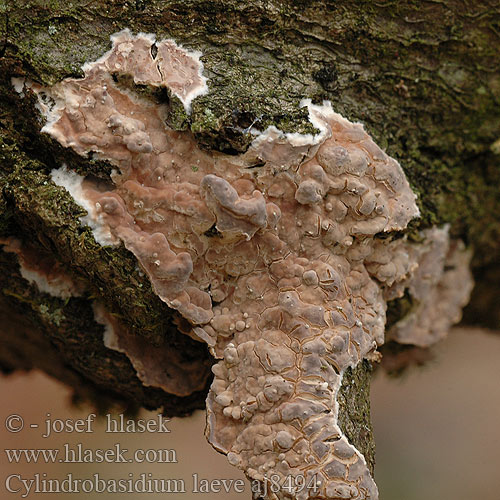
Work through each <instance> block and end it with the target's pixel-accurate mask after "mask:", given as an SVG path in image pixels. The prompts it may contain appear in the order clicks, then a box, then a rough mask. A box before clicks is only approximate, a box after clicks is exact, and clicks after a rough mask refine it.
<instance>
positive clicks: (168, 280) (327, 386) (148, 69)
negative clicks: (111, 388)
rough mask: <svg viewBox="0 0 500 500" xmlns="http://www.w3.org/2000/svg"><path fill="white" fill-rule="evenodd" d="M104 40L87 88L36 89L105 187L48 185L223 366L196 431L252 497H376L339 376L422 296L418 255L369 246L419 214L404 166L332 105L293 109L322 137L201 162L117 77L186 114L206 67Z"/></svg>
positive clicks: (190, 144)
mask: <svg viewBox="0 0 500 500" xmlns="http://www.w3.org/2000/svg"><path fill="white" fill-rule="evenodd" d="M112 41H113V48H112V49H111V51H109V52H108V53H107V54H105V55H104V56H103V57H102V58H101V59H99V60H98V61H97V62H95V63H90V64H87V65H86V66H85V68H84V69H85V77H84V78H82V79H67V80H64V81H63V82H61V83H59V84H57V85H55V86H53V87H51V88H40V87H37V86H36V85H34V84H31V88H32V89H33V90H34V91H35V92H36V93H37V94H38V95H39V97H40V98H42V97H43V99H42V104H41V106H42V108H43V109H44V110H45V112H46V115H47V116H48V117H49V121H48V123H47V125H45V127H44V128H43V131H45V132H47V133H49V134H51V135H52V136H53V137H54V138H56V139H57V140H58V141H59V142H60V143H61V144H63V145H64V146H68V147H72V148H73V149H74V150H75V151H77V152H78V153H80V154H82V155H87V154H88V153H90V152H93V153H94V154H96V155H97V156H98V157H99V158H101V159H106V160H108V161H110V162H111V163H112V164H114V165H115V166H116V168H117V170H116V172H115V173H114V174H113V176H112V180H113V183H114V186H113V187H112V188H111V189H110V187H109V186H108V185H102V184H99V183H97V182H96V181H95V180H93V179H84V178H82V177H79V176H77V175H76V174H74V173H70V172H68V171H67V170H65V169H64V168H63V169H59V170H56V171H54V172H53V174H52V177H53V180H54V181H55V182H56V183H58V184H60V185H63V186H65V187H67V188H68V189H69V190H70V191H71V192H73V193H74V194H75V198H77V200H79V202H80V203H81V204H82V205H83V206H85V207H86V208H87V210H88V216H87V218H86V219H85V220H83V221H82V222H86V223H88V224H90V225H91V227H92V228H93V230H94V234H95V235H96V240H98V241H101V242H102V243H105V244H107V243H114V244H116V243H117V242H120V241H121V242H123V244H124V245H125V247H126V248H127V249H129V250H130V251H131V252H132V253H133V254H134V255H135V256H136V257H137V259H138V261H139V262H140V264H141V266H142V268H143V269H144V271H145V272H146V273H147V275H148V277H149V279H150V280H151V283H152V285H153V287H154V289H155V291H156V293H157V294H158V295H159V297H160V298H161V299H162V300H163V301H164V302H165V303H166V304H168V306H169V307H171V308H173V309H176V310H177V311H178V312H179V313H180V314H181V315H182V316H183V317H184V318H186V319H187V320H188V321H189V322H190V323H191V325H193V331H192V333H191V335H193V336H194V337H196V338H198V339H199V340H201V341H205V342H206V343H207V344H208V346H209V347H210V350H211V352H212V354H213V355H214V357H215V358H216V359H218V360H220V361H219V362H218V363H217V364H216V365H214V367H213V373H214V375H215V378H214V381H213V383H212V386H211V389H210V392H209V395H208V398H207V429H206V435H207V438H208V440H209V441H210V443H211V444H212V445H213V446H214V447H215V448H216V449H217V450H219V451H221V452H223V453H225V454H227V456H228V460H229V462H230V463H231V464H233V465H235V466H236V467H239V468H240V469H242V470H243V471H244V472H245V473H246V475H247V476H248V477H249V478H251V479H253V480H256V483H257V484H259V485H260V491H258V492H254V495H255V497H260V498H265V499H284V498H296V499H298V500H307V499H320V498H324V499H371V500H374V499H376V498H378V492H377V487H376V485H375V482H374V480H373V478H372V477H371V475H370V472H369V469H368V467H367V464H366V462H365V459H364V457H363V456H362V454H361V453H360V452H359V451H358V450H357V449H356V448H355V447H354V446H353V445H352V444H351V443H349V442H348V440H347V438H346V437H345V436H344V435H343V433H342V430H341V429H340V427H339V425H338V421H337V420H338V404H337V401H336V396H337V392H338V390H339V387H340V385H341V382H342V376H343V373H344V371H345V370H346V369H347V368H348V367H354V366H356V365H357V364H358V363H359V362H360V361H362V360H363V359H364V358H368V359H376V358H377V355H378V353H377V352H376V349H377V347H378V346H380V345H381V344H382V343H383V342H384V325H385V311H386V302H387V299H388V296H389V295H390V296H391V297H392V298H394V297H396V296H399V295H401V294H402V293H403V292H404V288H405V286H414V287H415V286H417V285H415V284H413V285H412V284H408V283H410V281H409V280H411V276H416V274H415V273H416V271H417V270H418V267H419V258H420V254H419V252H412V251H410V250H409V248H411V246H412V244H409V243H408V242H407V240H406V238H404V237H403V238H392V237H391V236H390V235H388V237H386V238H385V239H381V238H379V237H377V234H378V233H389V232H392V231H400V230H403V229H404V228H405V227H406V226H407V224H408V222H409V221H410V220H411V219H412V218H414V217H417V216H418V215H419V211H418V208H417V205H416V202H415V198H416V197H415V194H414V193H413V192H412V190H411V188H410V186H409V184H408V181H407V180H406V178H405V176H404V173H403V171H402V169H401V167H400V166H399V164H398V163H397V162H396V161H395V160H394V159H392V158H390V157H388V156H387V155H386V154H385V153H384V152H383V151H382V150H381V149H380V148H379V147H378V146H377V145H376V144H375V143H374V142H373V140H372V139H371V138H370V137H369V136H368V134H367V133H366V132H365V131H364V130H363V127H362V125H361V124H356V123H351V122H349V121H348V120H346V119H345V118H343V117H342V116H340V115H339V114H337V113H335V112H334V111H333V110H332V108H331V105H330V104H329V103H328V102H325V103H324V104H323V105H321V106H318V105H313V104H312V103H310V102H307V101H305V102H304V103H302V104H303V105H305V106H307V107H308V109H309V113H310V118H311V121H312V123H313V124H314V126H315V127H316V128H317V129H318V131H319V133H318V134H317V135H314V136H313V135H300V134H283V133H282V132H280V131H279V130H278V129H276V128H274V127H270V128H268V129H267V130H266V131H264V132H262V133H260V132H258V131H254V132H255V134H256V139H255V140H254V141H253V143H252V145H251V146H250V148H249V149H248V151H247V152H246V153H244V154H241V155H239V156H229V155H225V154H222V153H217V152H207V151H204V150H201V149H200V148H199V147H198V146H197V144H196V142H195V140H194V139H193V136H192V134H190V133H189V132H176V131H173V130H170V129H169V128H168V127H167V126H166V125H165V119H164V118H165V114H166V111H165V108H164V107H163V106H162V105H158V104H156V103H152V102H151V101H148V100H146V99H144V98H142V97H140V96H139V95H136V94H134V93H133V92H131V91H125V90H123V89H121V88H120V87H119V86H118V85H117V84H116V83H115V81H114V79H113V73H114V72H117V71H118V72H121V73H124V74H127V75H129V76H132V77H133V78H134V80H135V81H137V82H141V83H143V84H147V85H160V86H161V85H164V86H167V87H169V88H171V86H173V85H174V84H173V83H172V82H175V85H177V86H174V87H173V88H174V91H175V92H176V93H177V95H178V96H184V97H183V98H184V99H185V100H188V96H194V95H196V93H197V92H198V93H199V92H201V90H200V89H202V87H203V85H205V81H204V79H203V77H202V76H201V69H202V68H201V65H200V64H199V55H197V54H195V55H193V54H192V53H189V52H187V51H183V49H180V48H179V47H177V45H175V44H174V42H172V41H167V42H155V41H154V39H153V37H152V36H151V35H137V36H136V37H134V36H132V35H131V34H130V33H129V32H121V33H120V34H118V35H115V36H114V37H112ZM153 48H154V50H153ZM159 54H164V56H163V59H162V60H163V61H164V66H162V67H161V68H162V69H161V71H160V69H159V68H160V66H159V65H157V64H156V62H154V61H155V58H157V57H159ZM172 61H173V62H172ZM176 61H180V63H179V64H176ZM118 65H119V66H118ZM155 68H156V69H155ZM156 70H158V71H157V72H156ZM195 70H196V71H195ZM158 74H159V75H160V76H158ZM166 74H170V75H173V76H170V77H169V78H166V77H165V75H166ZM186 75H187V76H186ZM195 82H197V83H196V84H195ZM18 87H19V85H18ZM23 88H24V87H21V91H22V90H23ZM193 88H194V89H197V90H195V91H193ZM180 98H182V97H180ZM103 235H104V236H103ZM423 237H424V241H425V238H431V239H432V238H433V237H434V236H433V235H432V234H431V235H427V236H426V235H424V236H423ZM441 264H442V265H444V263H443V262H442V263H441ZM417 281H418V279H417ZM412 283H413V282H412ZM389 290H390V292H389ZM396 336H397V335H396ZM124 349H125V350H126V349H127V348H126V347H124Z"/></svg>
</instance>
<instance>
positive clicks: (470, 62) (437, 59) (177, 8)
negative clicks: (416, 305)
mask: <svg viewBox="0 0 500 500" xmlns="http://www.w3.org/2000/svg"><path fill="white" fill-rule="evenodd" d="M126 27H127V28H130V29H131V30H132V31H133V32H138V31H143V32H148V33H155V34H156V35H157V37H158V38H162V37H165V38H173V39H175V40H176V41H177V42H178V43H181V44H183V45H184V46H186V47H189V48H194V49H197V50H200V51H201V52H202V53H203V56H202V61H203V64H204V68H205V70H204V74H205V75H206V76H207V77H208V78H209V87H210V92H209V93H208V94H207V95H204V96H201V97H199V98H197V99H196V100H195V101H194V102H193V112H192V114H191V116H189V117H188V116H187V115H186V114H185V112H184V110H183V108H182V106H181V105H180V102H178V101H176V100H175V99H174V98H171V99H170V103H171V112H170V116H169V124H170V126H172V127H173V128H176V129H182V130H183V129H190V130H191V131H192V132H193V133H194V134H195V136H196V138H197V139H198V141H199V142H200V144H202V145H204V147H206V148H213V149H217V150H221V151H225V152H229V153H236V152H239V151H243V150H245V148H246V147H247V146H248V144H249V142H250V141H251V136H250V134H249V133H248V132H247V129H248V127H249V126H250V125H252V124H253V125H254V126H255V127H257V128H259V129H264V128H265V127H267V126H268V125H271V124H274V125H276V126H277V127H279V128H280V129H282V130H284V131H297V132H309V131H312V128H311V127H312V126H311V125H310V123H309V122H308V120H307V113H306V111H305V110H304V108H299V102H300V100H301V99H303V98H311V99H312V100H313V101H314V102H321V101H322V100H323V99H329V100H330V101H332V103H333V107H334V109H335V110H337V111H338V112H340V113H341V114H343V115H344V116H346V117H347V118H349V119H350V120H352V121H361V122H363V123H364V124H365V127H366V128H367V130H368V131H369V133H370V134H371V135H372V136H373V137H374V138H375V139H376V141H377V142H378V144H380V145H381V146H382V147H384V148H385V149H386V150H387V152H388V153H389V154H390V155H392V156H394V157H395V158H397V159H398V160H399V161H400V163H401V164H402V166H403V168H404V170H405V173H406V175H407V176H408V178H409V180H410V182H411V184H412V187H413V189H414V190H415V191H416V192H417V193H418V195H419V204H420V208H421V212H422V217H421V219H420V220H418V221H417V222H415V223H414V224H413V225H412V227H411V228H410V229H409V231H416V230H417V229H419V228H423V227H426V226H429V225H431V224H442V223H445V222H449V223H451V230H452V234H453V236H455V237H460V238H462V239H464V241H466V243H467V244H468V245H469V246H471V247H473V248H474V250H475V257H474V262H473V264H474V269H475V275H476V281H477V286H476V291H475V293H474V297H475V298H474V299H473V301H472V304H471V306H470V307H469V310H468V312H467V314H466V319H467V320H468V321H469V322H473V323H476V324H483V325H488V326H496V327H498V326H500V312H499V311H500V308H498V307H495V301H498V299H497V297H498V296H497V295H496V294H495V293H494V290H495V286H496V282H497V280H496V279H495V276H498V274H499V273H500V267H499V265H498V262H499V261H500V259H499V253H500V230H499V229H500V215H499V214H500V196H499V188H498V185H499V184H500V168H499V166H500V165H499V164H500V145H499V142H498V141H499V140H500V72H499V69H498V68H499V67H500V53H499V51H498V50H497V49H498V45H499V43H500V4H499V3H498V1H496V0H491V1H486V0H484V1H478V2H470V3H469V2H465V1H458V0H442V1H438V0H432V1H417V2H413V1H409V0H408V1H388V2H384V3H375V2H371V1H358V2H352V1H326V2H325V1H314V0H313V1H295V2H278V1H274V0H270V1H245V0H243V1H234V0H219V1H217V2H215V1H200V0H192V1H182V2H181V1H177V2H176V1H159V0H135V1H128V2H122V1H120V2H118V1H110V2H107V3H106V4H103V3H101V2H89V1H81V0H74V1H72V2H60V1H57V0H52V1H50V2H45V1H44V2H42V1H32V2H27V1H22V2H2V3H0V40H1V42H0V43H1V45H0V56H1V58H0V78H1V81H0V101H1V108H0V167H1V171H0V175H1V176H0V185H1V189H2V191H1V192H2V197H1V198H0V231H1V234H0V236H2V237H4V236H16V237H18V238H20V239H22V240H25V241H30V242H31V243H33V244H34V245H35V247H36V248H38V249H39V251H43V252H47V253H49V254H51V255H52V256H54V257H55V258H56V259H57V260H58V261H59V262H60V263H62V264H63V265H64V267H65V268H66V269H67V270H68V272H70V273H71V274H72V275H73V276H74V277H76V278H78V279H81V280H83V281H84V282H85V283H86V284H87V287H88V288H89V290H91V292H90V294H88V295H87V296H85V297H83V298H71V299H69V300H63V299H57V298H53V297H50V296H48V295H46V294H42V293H39V292H38V291H37V289H36V287H33V286H28V284H27V282H26V281H25V280H23V279H22V277H21V276H20V274H19V272H18V271H17V265H16V263H15V259H14V256H13V255H12V254H6V253H3V252H0V266H1V269H2V271H1V278H0V281H1V290H2V294H1V303H2V306H1V311H2V313H1V314H2V318H3V323H4V328H3V329H2V334H1V335H2V341H1V342H2V349H1V351H0V366H1V367H2V369H3V370H4V371H10V370H15V369H20V368H21V369H29V368H31V367H34V366H37V367H41V368H42V369H44V370H46V371H47V372H48V373H50V374H52V375H54V376H56V377H58V378H60V379H62V380H65V381H66V382H68V383H69V384H71V385H72V386H73V387H75V391H76V394H77V395H79V396H81V397H91V398H93V399H94V400H98V401H100V402H105V401H109V400H110V398H112V399H114V398H117V399H120V400H125V401H127V402H128V404H131V405H134V406H146V407H148V408H154V407H158V406H160V405H164V408H165V412H166V413H168V414H170V415H182V414H186V413H189V412H190V411H191V410H192V409H194V408H201V407H203V406H204V397H205V394H206V391H200V392H199V393H195V394H193V395H191V396H188V397H185V398H179V397H176V396H173V395H168V394H166V393H164V392H163V391H161V390H159V389H152V388H145V387H143V386H142V385H141V384H140V383H139V381H138V380H137V378H136V377H135V374H134V370H133V369H132V367H131V365H130V363H129V362H128V360H127V359H126V358H125V356H123V355H121V354H118V353H115V352H111V351H109V350H107V349H105V348H104V346H103V345H102V327H101V326H99V325H97V324H96V323H95V322H94V320H93V315H92V311H91V306H90V303H91V299H93V298H95V297H98V298H100V299H101V300H103V301H104V302H105V303H106V305H107V307H108V308H109V309H110V310H111V311H113V313H114V314H116V315H118V316H119V317H120V319H121V320H122V321H123V322H124V323H125V324H126V325H127V326H128V327H129V328H131V329H132V330H133V331H134V332H135V333H136V334H137V335H141V336H143V337H145V338H147V339H148V340H149V341H150V342H153V343H155V344H162V343H164V344H166V345H167V346H169V347H171V348H172V349H177V350H180V351H182V352H183V353H184V355H185V362H186V363H190V362H192V361H193V360H195V359H196V360H200V359H205V360H206V361H207V362H208V360H209V355H208V353H207V351H206V349H205V348H204V347H203V346H202V345H201V344H199V343H197V342H195V341H192V340H191V339H190V338H189V337H187V336H186V335H184V334H182V333H180V332H179V331H178V329H177V327H176V326H175V324H174V323H173V320H175V315H174V314H173V313H172V311H169V310H168V308H167V306H166V305H165V304H164V303H162V302H161V301H160V300H159V299H158V298H157V297H156V296H155V295H154V294H153V292H152V290H151V285H150V284H149V282H148V281H147V278H145V277H144V276H141V275H140V274H139V273H138V272H137V269H136V261H135V258H134V257H133V256H132V255H131V254H130V253H129V252H127V251H125V250H124V249H123V248H121V249H110V248H103V247H100V246H99V245H97V244H96V243H95V241H94V239H93V237H92V234H91V232H90V230H89V229H88V228H83V227H81V226H80V224H79V222H78V219H77V217H78V216H79V215H82V212H81V209H80V208H79V207H78V206H77V205H75V203H74V202H73V201H72V199H71V197H70V196H69V195H68V194H67V193H66V192H65V191H64V190H63V189H61V188H58V187H56V186H55V185H54V184H53V183H52V182H51V181H50V178H49V172H50V170H51V169H52V168H56V167H59V166H60V165H61V163H63V162H64V163H66V164H68V165H70V166H71V168H72V169H75V170H77V171H78V172H80V173H92V174H94V175H96V176H99V177H103V178H105V177H106V176H107V175H108V174H109V171H110V166H109V165H107V164H105V163H104V162H100V161H96V160H94V159H92V158H89V159H83V158H81V157H79V156H78V155H76V154H75V153H72V152H71V151H69V150H65V149H63V148H62V147H61V146H59V145H58V144H57V143H56V142H55V141H53V140H51V139H50V138H49V137H48V136H44V135H41V134H40V133H39V128H40V123H39V116H38V112H37V111H36V109H35V107H34V102H35V98H34V96H31V97H29V98H27V99H21V98H20V97H19V96H18V95H17V93H16V92H15V91H14V89H13V87H12V85H11V77H28V78H30V79H32V80H35V81H38V82H40V83H43V84H53V83H55V82H57V81H60V80H61V79H63V78H65V77H68V76H78V75H81V74H82V73H81V65H82V63H83V62H85V61H86V60H95V59H96V58H97V57H99V56H100V55H102V54H103V53H104V52H105V51H106V50H108V49H109V47H110V42H109V35H110V34H112V33H114V32H117V31H119V30H121V29H123V28H126ZM392 310H393V311H396V312H397V311H401V310H404V307H403V308H401V307H399V305H398V304H395V305H394V307H393V308H392ZM369 372H370V367H369V365H368V363H364V364H361V365H359V367H358V368H357V369H356V370H355V371H354V372H349V373H348V374H347V375H346V376H345V378H344V385H343V388H342V391H341V398H340V410H341V418H340V420H341V422H342V425H343V428H344V430H345V432H346V434H347V435H348V436H349V438H350V440H351V442H353V444H355V446H357V447H358V449H360V450H361V451H362V452H363V453H364V454H365V456H366V457H367V460H368V462H369V463H370V464H371V466H373V461H374V460H373V438H372V433H371V428H370V424H369V391H368V386H369ZM354 395H356V398H357V404H356V405H355V404H353V400H354V399H355V398H354Z"/></svg>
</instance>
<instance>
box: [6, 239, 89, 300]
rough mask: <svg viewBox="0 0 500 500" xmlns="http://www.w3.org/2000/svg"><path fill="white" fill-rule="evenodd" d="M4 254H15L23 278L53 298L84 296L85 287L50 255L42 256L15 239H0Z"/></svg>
mask: <svg viewBox="0 0 500 500" xmlns="http://www.w3.org/2000/svg"><path fill="white" fill-rule="evenodd" d="M0 245H1V248H2V250H3V251H4V252H9V253H14V254H16V256H17V260H18V263H19V272H20V274H21V276H22V277H23V278H24V279H25V280H26V281H28V282H29V283H30V284H31V285H35V286H36V287H37V288H38V291H40V292H42V293H48V294H49V295H52V296H53V297H58V298H60V299H68V298H70V297H79V296H81V295H82V294H83V287H82V285H81V284H80V283H78V282H76V281H75V280H74V279H73V278H72V277H71V276H70V275H69V274H67V273H66V272H65V271H64V269H63V268H62V266H61V265H60V264H59V263H58V262H56V261H55V260H53V259H51V258H49V256H48V255H42V254H40V252H38V251H36V250H35V249H33V248H31V247H29V246H27V245H25V244H23V243H22V241H21V240H18V239H17V238H14V237H8V238H0Z"/></svg>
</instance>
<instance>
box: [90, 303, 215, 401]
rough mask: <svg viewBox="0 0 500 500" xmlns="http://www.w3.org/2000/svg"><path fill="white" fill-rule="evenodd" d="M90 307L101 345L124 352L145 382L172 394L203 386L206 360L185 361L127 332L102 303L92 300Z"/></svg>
mask: <svg viewBox="0 0 500 500" xmlns="http://www.w3.org/2000/svg"><path fill="white" fill-rule="evenodd" d="M93 308H94V316H95V320H96V322H97V323H99V324H101V325H103V326H104V327H105V330H104V345H105V346H106V347H107V348H108V349H113V350H114V351H118V352H121V353H124V354H125V355H126V356H127V357H128V358H129V360H130V362H131V363H132V365H133V367H134V368H135V370H136V372H137V377H138V378H139V380H140V381H141V382H142V383H143V384H144V385H145V386H150V387H159V388H161V389H163V390H164V391H165V392H168V393H169V394H175V395H176V396H189V395H190V394H193V392H195V391H201V390H202V389H204V387H205V385H206V383H207V380H208V377H209V375H210V367H209V366H208V365H207V364H203V365H200V364H199V363H192V364H191V365H187V364H186V363H184V362H183V360H182V357H181V356H180V353H178V352H176V351H172V350H171V349H165V346H158V347H156V346H154V345H152V344H150V343H149V342H147V341H145V340H144V339H142V338H141V337H138V336H137V335H132V334H130V333H129V332H127V330H126V329H125V328H123V327H122V326H121V325H120V324H119V322H118V321H117V320H116V319H115V318H114V317H113V316H112V315H111V314H110V313H109V312H108V311H106V309H105V308H104V306H103V305H102V304H99V303H97V302H94V304H93Z"/></svg>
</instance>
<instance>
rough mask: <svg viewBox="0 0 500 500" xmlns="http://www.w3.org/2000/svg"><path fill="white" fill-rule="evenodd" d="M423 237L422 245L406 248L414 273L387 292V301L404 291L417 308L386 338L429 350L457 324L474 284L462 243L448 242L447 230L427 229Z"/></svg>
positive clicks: (467, 253) (467, 254)
mask: <svg viewBox="0 0 500 500" xmlns="http://www.w3.org/2000/svg"><path fill="white" fill-rule="evenodd" d="M422 236H423V238H424V239H423V241H422V243H419V244H410V245H407V248H408V250H409V253H410V258H411V259H412V260H413V262H414V263H415V264H416V266H415V267H416V269H415V272H413V273H411V274H409V275H408V276H407V278H406V279H404V280H403V281H402V282H400V283H399V284H396V285H394V286H393V287H391V288H389V289H388V290H387V291H386V296H387V298H393V297H397V296H401V295H402V291H403V288H405V289H407V290H408V292H409V294H410V297H411V298H412V300H413V301H414V302H415V303H416V304H415V306H414V307H413V309H412V310H411V311H410V312H409V313H408V315H407V316H405V317H404V318H402V319H401V320H399V321H398V322H397V323H396V324H395V325H393V326H392V327H391V328H390V329H389V331H388V332H387V337H388V338H389V339H391V340H396V341H397V342H399V343H400V344H412V345H416V346H419V347H429V346H431V345H433V344H435V343H436V342H438V341H439V340H441V339H443V338H444V337H445V336H446V334H447V333H448V331H449V329H450V327H451V326H452V325H454V324H455V323H458V322H459V321H460V319H461V317H462V308H463V307H464V306H465V305H466V304H467V303H468V302H469V298H470V294H471V291H472V288H473V286H474V282H473V279H472V274H471V271H470V267H469V264H470V259H471V257H472V254H471V252H470V251H468V250H466V249H465V247H464V245H463V243H462V242H461V241H450V238H449V236H448V227H445V228H442V229H438V228H432V229H427V230H425V231H422Z"/></svg>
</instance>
